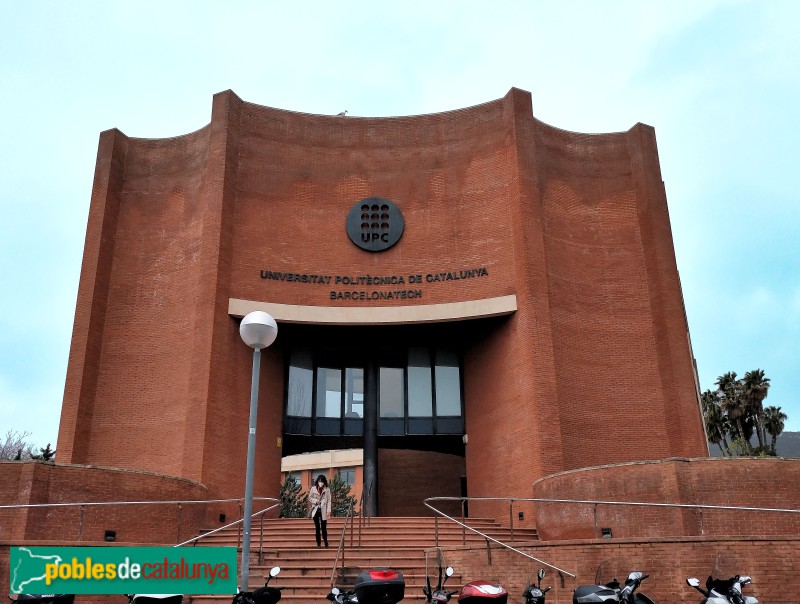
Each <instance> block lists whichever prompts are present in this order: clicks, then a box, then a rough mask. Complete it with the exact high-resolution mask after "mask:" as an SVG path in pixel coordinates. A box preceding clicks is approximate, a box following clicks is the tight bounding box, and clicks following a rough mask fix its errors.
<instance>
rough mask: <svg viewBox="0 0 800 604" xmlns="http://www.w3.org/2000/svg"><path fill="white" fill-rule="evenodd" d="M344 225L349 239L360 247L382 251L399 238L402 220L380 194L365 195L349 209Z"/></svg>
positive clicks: (370, 250) (397, 210)
mask: <svg viewBox="0 0 800 604" xmlns="http://www.w3.org/2000/svg"><path fill="white" fill-rule="evenodd" d="M345 228H346V229H347V236H348V237H350V241H352V242H353V243H355V244H356V245H357V246H358V247H360V248H361V249H364V250H367V251H368V252H382V251H384V250H388V249H389V248H390V247H392V246H393V245H394V244H395V243H397V242H398V241H399V240H400V237H401V236H402V235H403V229H404V228H405V221H404V220H403V214H402V213H401V212H400V208H398V207H397V206H396V205H395V204H394V202H392V201H390V200H388V199H385V198H383V197H367V198H365V199H362V200H361V201H359V202H358V203H356V204H355V205H354V206H353V207H352V208H350V211H349V212H348V213H347V220H346V221H345Z"/></svg>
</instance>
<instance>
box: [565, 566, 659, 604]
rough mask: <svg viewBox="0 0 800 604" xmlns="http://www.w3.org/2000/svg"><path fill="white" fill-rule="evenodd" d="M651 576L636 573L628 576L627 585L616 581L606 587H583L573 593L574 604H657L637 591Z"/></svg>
mask: <svg viewBox="0 0 800 604" xmlns="http://www.w3.org/2000/svg"><path fill="white" fill-rule="evenodd" d="M649 576H650V575H648V574H646V573H643V572H641V571H634V572H632V573H630V574H629V575H628V578H627V579H626V580H625V585H624V587H623V586H620V583H619V581H617V580H616V579H614V580H613V581H610V582H609V583H606V584H604V585H581V586H580V587H576V588H575V591H574V592H572V604H594V603H597V602H621V603H622V604H655V602H653V600H651V599H650V598H649V597H647V596H646V595H644V594H643V593H639V592H637V591H636V590H637V589H638V588H639V585H641V584H642V581H644V580H645V579H647V577H649Z"/></svg>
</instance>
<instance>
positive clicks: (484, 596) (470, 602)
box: [458, 581, 508, 604]
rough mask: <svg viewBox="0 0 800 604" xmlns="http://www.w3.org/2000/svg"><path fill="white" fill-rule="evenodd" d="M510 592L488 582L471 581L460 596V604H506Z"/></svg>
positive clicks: (463, 588)
mask: <svg viewBox="0 0 800 604" xmlns="http://www.w3.org/2000/svg"><path fill="white" fill-rule="evenodd" d="M507 602H508V591H506V588H505V587H503V586H502V585H498V584H492V583H489V582H487V581H470V582H469V583H467V584H466V585H464V587H462V588H461V591H460V592H459V594H458V604H506V603H507Z"/></svg>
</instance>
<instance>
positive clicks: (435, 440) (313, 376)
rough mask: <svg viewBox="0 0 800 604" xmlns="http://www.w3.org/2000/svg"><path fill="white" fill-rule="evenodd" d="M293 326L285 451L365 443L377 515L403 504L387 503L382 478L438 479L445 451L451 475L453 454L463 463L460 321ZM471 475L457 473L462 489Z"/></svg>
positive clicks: (288, 338)
mask: <svg viewBox="0 0 800 604" xmlns="http://www.w3.org/2000/svg"><path fill="white" fill-rule="evenodd" d="M437 327H438V328H437ZM290 329H291V332H292V333H291V334H287V333H286V331H284V338H285V339H284V341H285V342H291V348H290V349H289V351H288V358H287V363H286V365H287V367H288V371H287V375H286V388H285V392H286V400H285V407H284V438H283V443H284V448H283V454H284V455H295V454H299V453H309V452H313V451H323V450H332V449H363V492H364V493H365V499H364V512H365V513H367V514H370V515H378V514H379V513H381V512H382V511H386V510H390V509H391V508H398V505H399V504H400V503H401V502H397V501H395V502H394V503H390V502H389V501H388V500H387V501H382V499H385V498H386V497H381V493H386V492H387V491H386V489H382V488H381V485H380V482H381V480H383V479H389V478H390V477H389V474H391V475H392V476H391V479H392V480H402V481H408V480H414V481H419V480H421V479H422V480H424V479H425V476H421V475H420V472H421V473H423V474H429V475H430V476H438V474H439V473H440V472H441V470H442V468H441V466H442V462H441V459H440V457H441V455H445V456H448V457H447V458H446V459H447V460H448V462H447V463H445V464H444V466H446V467H447V468H448V472H451V473H452V472H453V463H452V461H453V460H452V457H456V458H458V460H457V465H458V464H460V467H461V468H463V457H464V445H463V441H462V436H463V434H464V412H463V409H464V402H463V394H462V393H463V388H462V383H461V367H462V358H463V346H462V344H461V342H460V341H459V339H458V338H454V337H450V338H448V337H447V334H451V333H452V332H453V329H452V326H430V325H428V326H426V328H425V329H424V330H423V329H420V328H409V327H407V326H404V327H402V328H400V327H370V328H366V327H335V328H334V327H319V326H303V327H300V326H292V327H291V328H290ZM437 455H438V456H439V457H437ZM435 460H439V461H438V466H437V467H431V466H433V465H436V464H437V461H435ZM398 472H400V475H398ZM461 474H463V469H462V470H460V471H458V470H456V471H455V476H453V477H452V480H453V481H454V484H455V485H457V486H459V485H460V480H461ZM459 488H460V486H459ZM437 494H438V493H437ZM391 497H392V498H393V497H394V496H391ZM399 507H402V506H399Z"/></svg>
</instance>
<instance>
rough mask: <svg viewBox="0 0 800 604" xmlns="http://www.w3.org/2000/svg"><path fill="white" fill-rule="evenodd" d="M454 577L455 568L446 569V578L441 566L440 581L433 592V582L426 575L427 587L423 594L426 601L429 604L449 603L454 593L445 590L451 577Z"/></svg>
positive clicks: (423, 589)
mask: <svg viewBox="0 0 800 604" xmlns="http://www.w3.org/2000/svg"><path fill="white" fill-rule="evenodd" d="M452 576H453V567H452V566H448V567H447V568H445V569H444V576H443V575H442V567H441V566H439V580H438V581H437V583H436V589H434V590H431V580H430V578H429V577H428V576H427V574H426V575H425V587H423V588H422V593H424V594H425V600H426V601H427V602H428V604H433V603H436V604H443V603H444V602H449V601H450V598H452V597H453V592H452V591H447V590H446V589H445V588H444V584H445V582H447V579H448V578H449V577H452Z"/></svg>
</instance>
